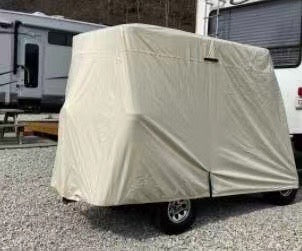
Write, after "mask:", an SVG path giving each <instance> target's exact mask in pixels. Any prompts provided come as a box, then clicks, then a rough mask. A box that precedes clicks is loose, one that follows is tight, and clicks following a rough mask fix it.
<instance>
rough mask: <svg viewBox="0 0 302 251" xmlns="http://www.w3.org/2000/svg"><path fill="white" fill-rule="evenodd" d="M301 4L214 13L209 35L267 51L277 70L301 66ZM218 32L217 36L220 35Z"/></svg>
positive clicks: (295, 0) (286, 1) (289, 0)
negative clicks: (217, 15)
mask: <svg viewBox="0 0 302 251" xmlns="http://www.w3.org/2000/svg"><path fill="white" fill-rule="evenodd" d="M301 3H302V1H301V0H271V1H265V2H260V3H254V4H251V5H243V6H240V7H233V8H229V9H222V10H220V15H219V18H218V30H217V31H216V22H217V18H216V17H215V15H216V11H213V12H212V13H211V15H210V16H211V18H210V22H209V35H211V36H216V35H217V37H219V38H222V39H226V40H231V41H236V42H239V43H246V44H251V45H255V46H260V47H264V48H267V49H269V50H270V52H271V55H272V59H273V62H274V65H275V67H290V66H297V65H299V64H300V61H301V50H300V47H301V14H302V11H301V8H302V4H301ZM216 32H217V34H216Z"/></svg>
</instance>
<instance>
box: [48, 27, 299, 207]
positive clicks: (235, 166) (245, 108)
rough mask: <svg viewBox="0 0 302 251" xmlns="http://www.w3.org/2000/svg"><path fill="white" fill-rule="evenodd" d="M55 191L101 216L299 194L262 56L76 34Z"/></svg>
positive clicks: (164, 36) (196, 41)
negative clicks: (178, 203)
mask: <svg viewBox="0 0 302 251" xmlns="http://www.w3.org/2000/svg"><path fill="white" fill-rule="evenodd" d="M52 186H53V187H55V188H56V189H57V191H58V192H59V194H60V195H61V196H64V197H66V198H68V199H73V200H83V201H86V202H88V203H91V204H94V205H101V206H109V205H121V204H132V203H150V202H163V201H171V200H177V199H188V198H202V197H209V196H211V195H212V196H224V195H235V194H244V193H255V192H264V191H276V190H282V189H289V188H297V187H298V179H297V172H296V167H295V162H294V157H293V152H292V149H291V143H290V138H289V131H288V127H287V121H286V115H285V110H284V107H283V102H282V99H281V95H280V91H279V88H278V84H277V81H276V77H275V75H274V70H273V66H272V62H271V58H270V55H269V52H268V50H266V49H262V48H257V47H252V46H246V45H241V44H237V43H233V42H228V41H223V40H218V39H214V38H209V37H200V36H198V35H196V34H192V33H188V32H183V31H179V30H173V29H168V28H162V27H157V26H150V25H142V24H131V25H120V26H115V27H111V28H106V29H102V30H98V31H93V32H88V33H84V34H81V35H78V36H76V37H75V39H74V44H73V54H72V64H71V70H70V74H69V80H68V84H67V90H66V101H65V104H64V106H63V108H62V110H61V113H60V126H59V143H58V148H57V155H56V161H55V167H54V170H53V177H52Z"/></svg>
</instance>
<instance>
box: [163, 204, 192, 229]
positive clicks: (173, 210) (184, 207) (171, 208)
mask: <svg viewBox="0 0 302 251" xmlns="http://www.w3.org/2000/svg"><path fill="white" fill-rule="evenodd" d="M190 210H191V202H190V200H178V201H171V202H169V204H168V217H169V219H170V221H172V222H174V223H180V222H183V221H185V220H186V219H187V218H188V216H189V214H190Z"/></svg>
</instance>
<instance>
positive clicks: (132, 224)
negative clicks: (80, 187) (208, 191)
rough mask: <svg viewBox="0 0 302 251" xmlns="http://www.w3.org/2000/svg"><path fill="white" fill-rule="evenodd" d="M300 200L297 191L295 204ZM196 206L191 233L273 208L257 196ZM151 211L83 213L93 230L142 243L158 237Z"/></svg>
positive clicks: (207, 201)
mask: <svg viewBox="0 0 302 251" xmlns="http://www.w3.org/2000/svg"><path fill="white" fill-rule="evenodd" d="M301 200H302V196H301V191H300V192H299V193H298V196H297V200H296V203H298V202H300V201H301ZM196 203H197V217H196V221H195V224H194V225H193V227H192V229H193V230H194V229H196V228H199V227H201V226H203V225H207V224H211V223H215V222H218V221H222V220H225V219H227V218H229V217H235V216H240V215H245V214H249V213H252V212H256V211H261V210H264V209H268V208H273V207H275V206H274V205H271V204H268V203H267V202H266V201H264V199H263V198H262V196H261V195H260V194H253V195H243V196H242V195H240V196H229V197H223V198H214V199H201V200H198V201H197V202H196ZM153 206H155V205H153ZM151 209H152V206H151V205H144V206H143V205H129V206H119V207H111V208H102V207H91V208H89V209H88V210H86V211H85V212H83V213H84V214H85V215H86V216H87V217H88V220H89V222H90V223H91V225H92V228H94V229H99V230H102V231H104V230H105V231H110V232H113V233H115V234H118V235H121V236H124V237H125V238H134V239H137V240H143V239H148V238H153V237H156V236H160V235H161V233H160V231H159V229H157V227H156V226H155V224H154V222H155V219H154V214H153V213H152V210H151ZM105 217H109V219H110V220H108V218H107V219H105Z"/></svg>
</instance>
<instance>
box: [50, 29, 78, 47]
mask: <svg viewBox="0 0 302 251" xmlns="http://www.w3.org/2000/svg"><path fill="white" fill-rule="evenodd" d="M74 35H76V34H75V33H70V32H62V31H49V32H48V43H49V44H55V45H62V46H72V38H73V36H74Z"/></svg>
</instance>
